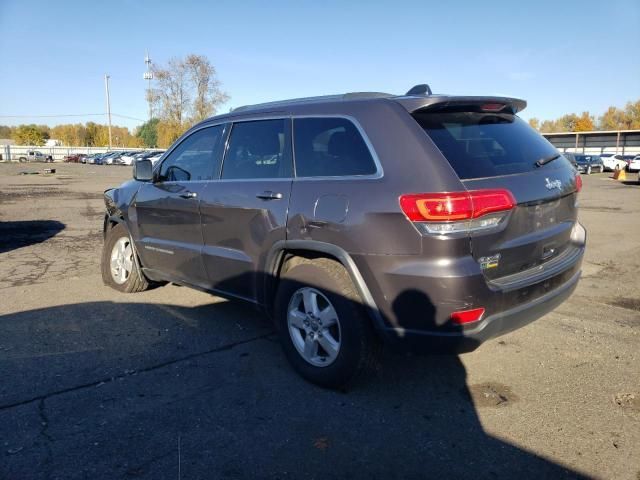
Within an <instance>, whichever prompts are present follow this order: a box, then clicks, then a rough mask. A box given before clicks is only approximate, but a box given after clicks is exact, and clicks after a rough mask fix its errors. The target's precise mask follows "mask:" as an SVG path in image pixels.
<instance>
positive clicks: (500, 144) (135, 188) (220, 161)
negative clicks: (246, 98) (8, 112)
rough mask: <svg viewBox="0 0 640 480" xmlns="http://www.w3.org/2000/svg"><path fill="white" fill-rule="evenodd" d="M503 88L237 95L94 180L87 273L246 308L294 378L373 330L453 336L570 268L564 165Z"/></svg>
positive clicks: (367, 355) (430, 346)
mask: <svg viewBox="0 0 640 480" xmlns="http://www.w3.org/2000/svg"><path fill="white" fill-rule="evenodd" d="M525 106H526V103H525V102H524V101H522V100H518V99H514V98H503V97H467V96H446V95H433V94H431V93H430V90H428V87H426V86H425V87H418V88H414V89H412V90H411V91H410V92H409V93H408V94H406V95H403V96H397V95H389V94H381V93H350V94H345V95H336V96H327V97H317V98H307V99H299V100H290V101H284V102H274V103H269V104H262V105H255V106H249V107H242V108H238V109H236V110H234V111H233V112H231V113H229V114H225V115H220V116H216V117H213V118H210V119H208V120H206V121H204V122H202V123H200V124H198V125H196V126H195V127H193V128H191V129H190V130H189V131H188V132H187V133H185V134H184V135H183V136H182V137H181V138H180V139H179V140H178V141H177V142H176V143H175V144H174V145H173V146H172V147H171V148H170V149H169V150H167V152H166V153H165V154H164V155H163V157H162V158H161V159H160V161H159V162H157V163H156V164H155V165H154V166H152V165H151V162H149V161H148V160H141V161H138V162H137V163H136V164H135V165H134V179H133V180H131V181H129V182H126V183H124V184H123V185H121V186H120V187H118V188H114V189H111V190H107V191H106V192H105V195H104V197H105V203H106V207H107V211H106V214H105V219H104V239H105V241H104V250H103V256H102V277H103V279H104V282H105V284H107V285H109V286H111V287H113V288H115V289H117V290H119V291H122V292H137V291H141V290H144V289H146V288H149V286H150V285H153V284H158V283H163V282H173V283H176V284H180V285H187V286H191V287H194V288H197V289H201V290H205V291H208V292H212V293H215V294H216V295H221V296H224V297H228V298H237V299H241V300H245V301H247V302H250V303H252V304H255V305H257V306H259V307H261V308H263V309H264V310H265V311H266V312H267V314H268V315H269V316H270V317H271V318H272V319H273V321H274V323H275V325H276V327H277V331H278V332H279V336H280V339H281V343H282V346H283V349H284V352H285V354H286V356H287V358H288V359H289V361H290V362H291V363H292V365H293V367H294V368H295V369H296V370H297V371H298V372H299V373H300V374H301V375H302V376H304V377H305V378H307V379H308V380H310V381H312V382H315V383H318V384H320V385H323V386H328V387H339V386H344V385H345V384H347V383H349V382H350V381H352V380H353V379H354V378H355V377H356V376H357V374H359V373H360V372H362V371H366V370H367V367H368V366H369V365H370V364H371V363H372V361H373V360H374V359H375V356H376V354H377V352H378V351H379V348H380V346H381V345H382V344H383V343H386V344H388V345H392V346H394V347H397V348H401V349H405V350H406V349H411V350H418V351H426V352H432V351H441V350H446V351H458V352H462V351H470V350H473V349H475V348H477V346H478V345H479V344H480V343H481V342H483V341H484V340H487V339H489V338H492V337H495V336H497V335H501V334H503V333H506V332H509V331H511V330H514V329H516V328H518V327H521V326H522V325H524V324H526V323H528V322H531V321H533V320H535V319H537V318H539V317H541V316H542V315H544V314H545V313H547V312H549V311H551V310H552V309H553V308H555V307H556V306H558V305H559V304H560V303H562V302H563V301H564V300H565V299H566V298H567V297H569V295H570V294H571V293H572V291H573V290H574V288H575V287H576V285H577V282H578V279H579V277H580V269H581V263H582V257H583V254H584V249H585V240H586V232H585V230H584V228H583V227H582V226H581V225H580V224H579V223H578V221H577V201H578V198H577V196H578V192H579V191H580V188H581V185H582V184H581V179H580V176H579V175H577V174H576V171H575V170H574V169H573V168H572V166H571V164H570V163H569V161H568V160H567V159H566V158H564V157H563V156H561V155H560V154H559V153H558V152H557V150H556V149H555V148H554V147H553V146H552V145H551V144H550V143H549V142H547V141H546V140H545V139H544V138H543V137H541V136H540V135H539V134H537V133H536V132H535V131H534V130H533V129H532V128H530V127H529V126H528V125H527V124H526V122H524V121H522V120H521V119H520V118H518V117H517V116H516V113H517V112H518V111H520V110H522V109H523V108H524V107H525Z"/></svg>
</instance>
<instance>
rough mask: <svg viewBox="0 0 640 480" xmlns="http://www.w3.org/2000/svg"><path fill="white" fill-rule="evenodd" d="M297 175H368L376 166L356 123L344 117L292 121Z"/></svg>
mask: <svg viewBox="0 0 640 480" xmlns="http://www.w3.org/2000/svg"><path fill="white" fill-rule="evenodd" d="M293 144H294V151H295V159H296V177H339V176H351V175H371V174H373V173H375V172H376V165H375V162H374V161H373V157H372V155H371V152H370V151H369V148H368V147H367V144H366V143H365V141H364V139H363V138H362V135H360V132H359V131H358V129H357V128H356V126H355V125H354V124H353V123H352V122H350V121H349V120H347V119H346V118H324V117H323V118H298V119H295V120H294V122H293Z"/></svg>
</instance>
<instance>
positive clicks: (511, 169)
mask: <svg viewBox="0 0 640 480" xmlns="http://www.w3.org/2000/svg"><path fill="white" fill-rule="evenodd" d="M413 117H414V118H415V120H416V121H417V122H418V123H419V124H420V126H421V127H422V128H423V129H424V131H425V132H426V133H427V135H429V137H430V138H431V140H433V142H434V143H435V144H436V146H437V147H438V149H439V150H440V151H441V152H442V154H443V155H444V157H445V158H446V159H447V160H448V161H449V163H450V164H451V166H452V167H453V169H454V170H455V171H456V173H457V174H458V177H460V179H462V180H465V179H471V178H485V177H497V176H502V175H513V174H518V173H526V172H530V171H533V170H534V169H536V168H538V167H536V166H535V163H536V161H537V160H539V159H541V158H545V157H548V156H550V155H554V154H556V153H558V152H557V150H556V149H555V147H554V146H553V145H551V143H549V142H548V141H547V140H546V139H545V138H544V137H542V136H541V135H540V134H538V133H537V132H536V131H535V130H533V129H532V128H531V127H530V126H529V125H528V124H527V123H526V122H524V121H523V120H521V119H520V118H518V117H517V116H515V115H510V114H487V113H479V112H443V113H416V114H414V115H413ZM560 161H562V162H566V160H565V159H564V158H562V157H561V158H559V159H558V160H556V162H560Z"/></svg>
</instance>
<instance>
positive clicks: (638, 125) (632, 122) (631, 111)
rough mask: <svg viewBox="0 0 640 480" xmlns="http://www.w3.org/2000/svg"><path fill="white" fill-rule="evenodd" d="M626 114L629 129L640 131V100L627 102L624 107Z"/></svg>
mask: <svg viewBox="0 0 640 480" xmlns="http://www.w3.org/2000/svg"><path fill="white" fill-rule="evenodd" d="M624 113H625V116H626V117H627V125H628V128H630V129H633V130H637V129H640V100H636V101H635V102H627V105H626V106H625V107H624Z"/></svg>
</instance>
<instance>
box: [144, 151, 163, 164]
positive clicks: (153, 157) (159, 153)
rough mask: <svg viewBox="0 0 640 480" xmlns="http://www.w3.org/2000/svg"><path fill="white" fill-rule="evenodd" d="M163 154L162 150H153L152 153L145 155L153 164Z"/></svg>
mask: <svg viewBox="0 0 640 480" xmlns="http://www.w3.org/2000/svg"><path fill="white" fill-rule="evenodd" d="M163 154H164V152H154V153H153V154H152V155H149V156H148V157H147V159H148V160H149V161H150V162H151V163H152V164H155V163H156V162H157V161H158V160H160V159H161V158H162V155H163Z"/></svg>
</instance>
